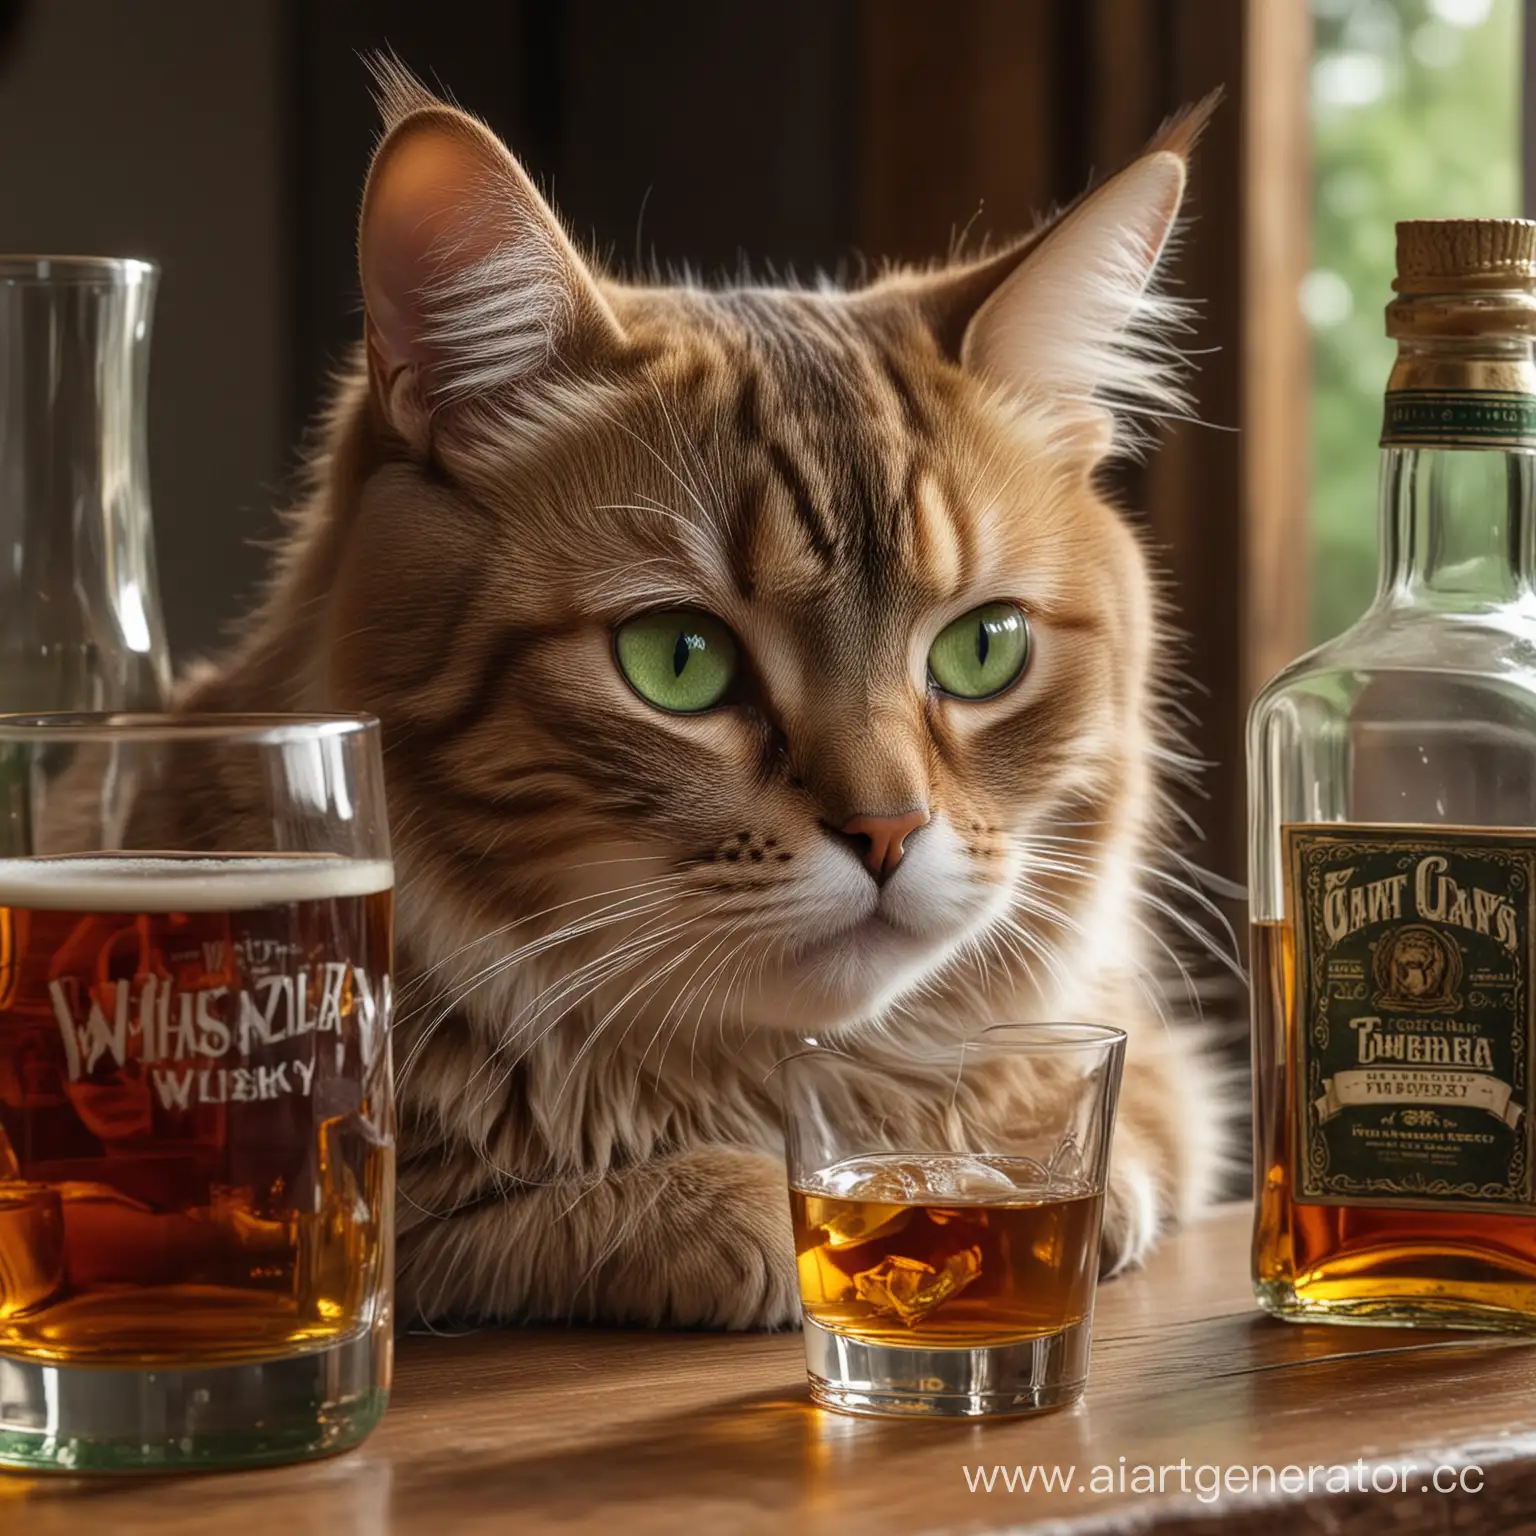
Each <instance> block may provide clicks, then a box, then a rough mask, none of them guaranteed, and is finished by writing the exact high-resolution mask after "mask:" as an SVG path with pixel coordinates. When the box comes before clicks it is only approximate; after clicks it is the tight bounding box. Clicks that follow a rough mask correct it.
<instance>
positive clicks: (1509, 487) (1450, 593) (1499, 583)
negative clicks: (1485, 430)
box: [1378, 447, 1536, 609]
mask: <svg viewBox="0 0 1536 1536" xmlns="http://www.w3.org/2000/svg"><path fill="white" fill-rule="evenodd" d="M1381 490H1382V495H1381V578H1380V584H1379V587H1378V601H1385V602H1392V603H1395V604H1403V603H1409V604H1413V605H1416V606H1423V607H1434V608H1442V609H1444V608H1457V607H1466V608H1478V607H1485V606H1488V605H1490V604H1497V603H1507V602H1512V601H1514V600H1515V599H1516V598H1519V597H1521V596H1523V595H1524V594H1526V593H1528V592H1530V591H1532V590H1536V451H1533V450H1531V449H1496V448H1461V447H1457V448H1438V447H1435V448H1432V447H1418V448H1400V447H1387V448H1384V449H1383V450H1382V476H1381Z"/></svg>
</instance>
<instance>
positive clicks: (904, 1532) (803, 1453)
mask: <svg viewBox="0 0 1536 1536" xmlns="http://www.w3.org/2000/svg"><path fill="white" fill-rule="evenodd" d="M1247 1241H1248V1213H1247V1208H1246V1207H1243V1208H1239V1207H1236V1206H1233V1207H1228V1208H1226V1209H1224V1210H1222V1211H1220V1212H1217V1213H1216V1214H1214V1215H1213V1216H1212V1217H1211V1218H1210V1219H1209V1220H1208V1221H1206V1222H1203V1223H1201V1224H1200V1225H1199V1226H1197V1227H1194V1228H1192V1229H1190V1230H1189V1231H1186V1232H1184V1233H1182V1234H1181V1235H1179V1236H1178V1237H1176V1238H1174V1239H1172V1240H1170V1241H1169V1242H1168V1243H1166V1244H1165V1245H1164V1246H1163V1248H1162V1249H1161V1251H1160V1252H1159V1253H1158V1254H1157V1255H1156V1256H1155V1257H1154V1258H1153V1260H1152V1262H1151V1263H1150V1264H1149V1265H1148V1267H1147V1269H1146V1270H1145V1271H1144V1272H1142V1273H1139V1274H1134V1275H1128V1276H1125V1277H1123V1278H1121V1279H1118V1280H1115V1281H1113V1282H1112V1283H1111V1284H1109V1285H1107V1286H1105V1287H1104V1288H1103V1290H1101V1292H1100V1293H1099V1302H1098V1318H1097V1323H1096V1338H1095V1342H1094V1355H1093V1375H1092V1379H1091V1380H1090V1383H1089V1387H1088V1394H1087V1397H1086V1399H1085V1400H1084V1401H1083V1402H1082V1403H1080V1404H1078V1405H1077V1406H1076V1407H1074V1408H1070V1409H1066V1410H1063V1411H1061V1412H1058V1413H1054V1414H1047V1415H1043V1416H1040V1417H1038V1418H1032V1419H1015V1420H1010V1421H999V1422H995V1423H990V1424H953V1423H934V1422H922V1423H913V1422H908V1421H892V1420H870V1419H852V1418H846V1417H842V1416H840V1415H837V1414H831V1413H825V1412H822V1411H821V1410H819V1409H815V1408H813V1407H812V1406H811V1405H810V1402H809V1400H808V1399H807V1396H806V1391H805V1384H804V1377H803V1373H802V1362H801V1354H800V1340H799V1338H798V1337H795V1336H787V1335H777V1336H775V1335H749V1336H741V1335H718V1334H716V1335H703V1334H692V1335H648V1334H639V1333H627V1332H566V1331H555V1330H541V1331H537V1332H483V1333H476V1334H471V1335H467V1336H461V1337H456V1338H411V1339H407V1340H404V1341H403V1343H402V1346H401V1350H400V1361H399V1372H398V1379H397V1381H396V1387H395V1396H394V1403H393V1406H392V1407H391V1409H390V1412H389V1416H388V1418H387V1419H386V1420H385V1422H384V1424H383V1425H382V1426H381V1427H380V1429H379V1430H378V1431H377V1432H376V1433H375V1434H374V1435H373V1437H372V1439H370V1440H369V1441H368V1442H367V1443H366V1444H365V1445H364V1446H363V1447H362V1448H361V1449H359V1450H356V1451H352V1452H350V1453H349V1454H347V1455H344V1456H340V1457H337V1458H336V1459H335V1460H332V1461H326V1462H318V1463H313V1464H311V1465H308V1466H301V1467H290V1468H281V1469H276V1470H272V1471H258V1472H245V1473H231V1474H221V1475H210V1476H203V1477H191V1478H183V1479H154V1480H143V1481H133V1482H123V1481H117V1482H87V1481H84V1480H54V1479H41V1480H39V1479H33V1478H23V1477H15V1476H11V1477H7V1476H4V1475H0V1533H5V1536H12V1533H15V1536H23V1533H24V1536H137V1533H140V1532H142V1533H145V1536H148V1533H151V1532H152V1533H154V1536H173V1533H181V1532H189V1533H191V1532H195V1533H198V1536H204V1533H208V1536H256V1533H261V1536H272V1533H275V1536H450V1533H458V1532H481V1531H485V1532H491V1531H495V1532H503V1531H505V1532H517V1533H521V1532H532V1531H558V1532H562V1533H577V1532H587V1531H594V1532H595V1531H614V1532H617V1533H620V1536H649V1533H651V1532H668V1533H671V1532H680V1533H683V1536H707V1533H712V1532H717V1531H718V1532H727V1533H737V1532H740V1533H753V1532H759V1531H761V1532H774V1533H779V1532H807V1533H821V1532H826V1533H836V1536H860V1533H868V1536H916V1533H919V1532H940V1531H942V1532H946V1533H958V1532H1003V1531H1007V1532H1025V1531H1030V1532H1033V1531H1038V1532H1051V1533H1063V1532H1079V1531H1081V1532H1095V1533H1107V1532H1113V1531H1122V1530H1124V1531H1131V1530H1135V1531H1138V1532H1140V1531H1149V1530H1156V1531H1184V1530H1188V1531H1197V1532H1209V1531H1211V1530H1212V1529H1217V1530H1220V1531H1223V1532H1255V1533H1260V1532H1262V1533H1266V1536H1268V1533H1271V1532H1284V1533H1290V1532H1313V1531H1316V1532H1325V1531H1326V1532H1339V1531H1357V1530H1358V1531H1362V1532H1372V1533H1374V1532H1378V1531H1389V1530H1390V1531H1391V1532H1393V1533H1397V1536H1401V1533H1413V1532H1429V1531H1434V1532H1448V1531H1467V1532H1478V1533H1480V1536H1481V1533H1493V1532H1503V1531H1508V1532H1515V1531H1530V1530H1533V1529H1536V1351H1533V1350H1532V1349H1531V1348H1529V1347H1527V1346H1525V1345H1522V1344H1519V1343H1508V1342H1504V1341H1501V1340H1499V1339H1496V1338H1493V1339H1489V1338H1479V1337H1477V1336H1460V1337H1452V1336H1450V1335H1440V1334H1425V1333H1407V1332H1393V1331H1387V1330H1375V1329H1353V1328H1324V1327H1306V1328H1298V1327H1292V1326H1288V1325H1286V1324H1284V1323H1278V1322H1274V1321H1272V1320H1270V1319H1268V1318H1264V1317H1262V1316H1260V1315H1259V1314H1258V1313H1257V1312H1256V1311H1255V1310H1254V1308H1253V1306H1252V1303H1251V1301H1250V1299H1249V1293H1248V1283H1247V1268H1248V1266H1247ZM1122 1457H1123V1458H1124V1466H1125V1469H1126V1471H1125V1478H1126V1485H1127V1491H1126V1492H1123V1493H1122V1492H1120V1491H1118V1486H1116V1489H1115V1491H1113V1492H1099V1493H1095V1492H1093V1491H1090V1479H1091V1475H1092V1469H1093V1467H1094V1466H1096V1465H1097V1466H1099V1467H1101V1468H1104V1469H1107V1473H1106V1472H1104V1471H1101V1472H1100V1474H1099V1476H1100V1481H1102V1480H1103V1479H1104V1477H1105V1476H1106V1475H1107V1476H1108V1477H1109V1478H1110V1480H1111V1481H1112V1482H1114V1483H1115V1484H1116V1485H1118V1480H1119V1477H1120V1468H1121V1458H1122ZM1181 1460H1182V1461H1185V1462H1187V1463H1188V1464H1189V1466H1188V1469H1187V1470H1186V1471H1184V1472H1182V1473H1181V1471H1180V1469H1179V1466H1178V1463H1179V1462H1180V1461H1181ZM1405 1461H1412V1462H1415V1463H1416V1464H1417V1466H1416V1468H1415V1470H1414V1471H1413V1472H1411V1473H1409V1474H1408V1477H1407V1479H1406V1483H1407V1489H1406V1491H1403V1489H1404V1485H1403V1479H1402V1478H1401V1477H1400V1474H1399V1470H1398V1469H1399V1465H1400V1464H1401V1463H1403V1462H1405ZM1311 1464H1317V1465H1319V1466H1325V1465H1327V1466H1338V1465H1343V1464H1347V1465H1348V1472H1347V1474H1346V1475H1347V1476H1348V1477H1349V1478H1350V1479H1351V1481H1352V1484H1353V1486H1352V1489H1351V1491H1349V1492H1336V1493H1329V1492H1328V1491H1327V1486H1326V1485H1327V1477H1328V1474H1326V1473H1323V1472H1318V1473H1314V1474H1313V1483H1314V1487H1313V1491H1312V1492H1311V1493H1310V1494H1308V1493H1307V1492H1306V1491H1305V1490H1302V1491H1299V1492H1291V1493H1287V1492H1285V1491H1284V1490H1283V1488H1282V1490H1281V1491H1279V1492H1278V1493H1277V1494H1276V1495H1275V1496H1274V1498H1271V1496H1270V1494H1269V1492H1268V1484H1267V1478H1268V1475H1269V1474H1267V1473H1261V1474H1260V1475H1261V1478H1262V1479H1266V1482H1265V1491H1264V1493H1263V1495H1262V1496H1260V1497H1255V1496H1253V1495H1252V1494H1241V1493H1224V1494H1223V1495H1222V1496H1221V1498H1220V1500H1219V1502H1216V1503H1209V1502H1205V1501H1204V1500H1203V1499H1202V1495H1201V1492H1200V1491H1199V1490H1200V1488H1201V1486H1202V1484H1203V1485H1204V1486H1205V1487H1209V1483H1210V1479H1211V1477H1212V1476H1213V1474H1212V1473H1211V1472H1209V1471H1206V1470H1204V1469H1205V1468H1210V1467H1217V1468H1220V1469H1221V1472H1220V1473H1218V1474H1215V1475H1227V1473H1228V1471H1229V1469H1233V1468H1243V1469H1247V1468H1251V1467H1253V1466H1255V1465H1259V1466H1268V1467H1273V1468H1274V1469H1275V1476H1276V1477H1277V1478H1278V1479H1284V1478H1285V1475H1286V1474H1285V1472H1284V1469H1285V1467H1286V1466H1287V1465H1292V1466H1295V1467H1296V1468H1298V1471H1297V1472H1296V1473H1295V1474H1293V1475H1292V1476H1291V1477H1290V1481H1291V1482H1292V1483H1296V1482H1297V1481H1299V1480H1300V1479H1302V1478H1304V1477H1305V1475H1306V1474H1305V1472H1304V1471H1301V1470H1299V1469H1302V1468H1305V1467H1306V1466H1308V1465H1311ZM1437 1464H1441V1465H1444V1466H1447V1467H1449V1468H1452V1469H1454V1470H1448V1471H1447V1470H1443V1471H1441V1472H1440V1479H1441V1482H1442V1483H1446V1482H1455V1481H1458V1480H1460V1481H1464V1483H1465V1484H1466V1486H1467V1487H1469V1488H1472V1487H1475V1488H1478V1489H1480V1491H1477V1492H1469V1491H1454V1492H1449V1493H1436V1492H1434V1491H1429V1492H1422V1491H1421V1489H1423V1488H1424V1487H1425V1486H1426V1485H1427V1483H1428V1481H1429V1477H1430V1475H1431V1468H1432V1467H1434V1466H1435V1465H1437ZM1015 1465H1018V1466H1021V1467H1022V1468H1023V1470H1024V1471H1025V1472H1028V1471H1030V1470H1031V1468H1033V1467H1036V1466H1038V1467H1041V1468H1044V1469H1050V1470H1053V1471H1054V1469H1055V1468H1057V1467H1060V1468H1062V1469H1063V1470H1065V1469H1066V1468H1067V1467H1072V1468H1075V1470H1074V1471H1073V1472H1072V1473H1071V1474H1070V1479H1069V1487H1068V1491H1066V1492H1060V1491H1050V1492H1047V1491H1043V1488H1042V1486H1041V1484H1040V1483H1039V1478H1040V1476H1041V1474H1039V1473H1037V1474H1036V1478H1037V1482H1036V1487H1035V1489H1034V1490H1033V1491H1032V1492H1028V1493H1026V1492H1023V1491H1020V1490H1018V1489H1017V1488H1016V1489H1015V1490H1014V1491H1012V1492H1009V1491H1008V1490H1007V1488H1006V1486H1005V1483H1004V1481H1003V1480H1002V1478H999V1479H998V1480H997V1481H996V1483H995V1486H994V1488H993V1490H992V1491H991V1492H990V1493H989V1492H986V1491H985V1490H984V1489H982V1490H980V1491H977V1492H972V1491H971V1490H970V1488H969V1486H968V1478H967V1471H966V1469H967V1468H971V1469H976V1468H984V1469H991V1468H993V1467H1001V1468H1003V1469H1004V1470H1005V1473H1006V1471H1008V1470H1011V1469H1012V1468H1013V1467H1014V1466H1015ZM1138 1465H1149V1466H1153V1467H1157V1466H1163V1467H1166V1468H1167V1469H1168V1470H1167V1471H1166V1472H1164V1474H1163V1482H1164V1491H1163V1492H1162V1493H1161V1494H1155V1493H1136V1492H1132V1491H1130V1489H1131V1487H1132V1486H1133V1483H1134V1480H1135V1478H1136V1475H1137V1474H1136V1468H1137V1466H1138ZM1473 1467H1475V1468H1477V1469H1479V1470H1477V1471H1473V1470H1471V1469H1472V1468H1473ZM1362 1473H1363V1474H1364V1477H1365V1480H1366V1485H1367V1491H1364V1492H1361V1491H1359V1488H1358V1481H1359V1477H1360V1475H1361V1474H1362ZM973 1475H974V1471H973ZM1373 1475H1374V1477H1375V1479H1376V1482H1377V1485H1378V1486H1379V1487H1383V1488H1385V1487H1387V1486H1389V1484H1390V1485H1395V1487H1396V1491H1392V1492H1372V1491H1369V1484H1370V1480H1371V1478H1372V1476H1373ZM1142 1476H1143V1478H1145V1477H1146V1476H1147V1474H1142ZM1333 1476H1334V1478H1335V1480H1337V1479H1338V1477H1339V1476H1340V1474H1338V1473H1335V1474H1333ZM1181 1478H1182V1479H1183V1480H1185V1481H1186V1482H1187V1486H1188V1491H1187V1492H1181V1491H1180V1487H1179V1485H1180V1481H1181ZM1277 1501H1278V1504H1279V1506H1281V1507H1277Z"/></svg>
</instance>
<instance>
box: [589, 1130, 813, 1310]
mask: <svg viewBox="0 0 1536 1536" xmlns="http://www.w3.org/2000/svg"><path fill="white" fill-rule="evenodd" d="M664 1173H665V1183H664V1186H663V1188H662V1190H661V1192H660V1194H659V1195H658V1196H657V1198H656V1200H655V1202H654V1204H653V1205H652V1206H651V1208H650V1210H649V1212H648V1213H647V1215H646V1217H645V1218H644V1219H645V1221H646V1222H647V1225H648V1226H649V1227H650V1231H649V1232H648V1233H647V1236H646V1240H645V1241H644V1242H643V1243H637V1244H636V1245H635V1246H634V1248H633V1249H632V1250H631V1252H630V1253H629V1254H628V1255H626V1257H625V1259H624V1261H623V1262H622V1263H621V1264H619V1265H616V1266H615V1267H614V1268H613V1269H611V1270H610V1271H609V1273H608V1274H607V1275H605V1276H604V1278H603V1283H602V1287H601V1289H602V1293H603V1303H602V1310H603V1311H604V1312H605V1313H608V1314H611V1315H612V1316H613V1317H614V1319H615V1320H616V1321H625V1322H643V1323H646V1324H649V1325H651V1326H653V1327H661V1328H731V1329H748V1328H787V1327H792V1326H794V1325H796V1324H797V1323H798V1322H799V1320H800V1293H799V1285H798V1281H797V1278H796V1273H795V1247H794V1237H793V1234H792V1232H791V1230H790V1224H789V1199H788V1191H787V1181H786V1179H785V1174H784V1165H783V1163H781V1162H779V1161H778V1160H777V1159H775V1158H771V1157H766V1156H764V1155H763V1154H762V1153H760V1152H750V1151H746V1150H742V1149H737V1148H731V1147H708V1148H701V1149H699V1150H697V1151H693V1152H685V1153H680V1154H678V1155H677V1156H675V1157H672V1158H669V1159H667V1162H666V1164H665V1165H664Z"/></svg>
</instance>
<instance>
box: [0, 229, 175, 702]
mask: <svg viewBox="0 0 1536 1536" xmlns="http://www.w3.org/2000/svg"><path fill="white" fill-rule="evenodd" d="M157 276H158V273H157V270H156V268H155V267H154V266H152V265H151V264H150V263H149V262H145V261H131V260H119V259H116V258H112V257H98V256H0V710H46V709H156V708H159V707H160V706H161V704H162V703H163V702H164V699H165V696H166V693H167V689H168V687H169V682H170V662H169V656H168V653H167V650H166V644H165V633H164V629H163V627H162V624H161V618H160V599H159V591H158V587H157V584H156V579H155V551H154V539H153V533H152V527H151V521H150V503H149V471H148V452H147V447H146V429H145V421H146V415H145V405H146V394H147V389H148V382H149V328H150V318H151V311H152V308H153V304H154V294H155V282H156V278H157Z"/></svg>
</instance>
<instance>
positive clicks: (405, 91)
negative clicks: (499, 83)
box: [363, 49, 458, 134]
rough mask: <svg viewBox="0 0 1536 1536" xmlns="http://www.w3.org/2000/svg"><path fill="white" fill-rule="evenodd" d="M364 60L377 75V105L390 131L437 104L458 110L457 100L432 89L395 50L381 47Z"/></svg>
mask: <svg viewBox="0 0 1536 1536" xmlns="http://www.w3.org/2000/svg"><path fill="white" fill-rule="evenodd" d="M363 63H364V64H365V65H366V67H367V70H368V73H369V74H370V75H372V76H373V104H374V106H375V107H376V108H377V109H378V113H379V118H380V120H381V121H382V122H383V124H384V132H385V133H386V134H388V133H389V131H390V130H391V129H393V128H397V127H399V125H400V124H401V123H403V122H404V121H405V119H406V118H408V117H409V116H410V115H411V113H413V112H428V111H430V110H431V109H432V108H433V107H442V106H451V107H454V108H455V109H457V106H458V104H457V103H456V102H453V101H450V100H448V99H446V98H440V97H438V96H436V95H434V94H433V93H432V92H431V91H430V90H428V89H427V87H426V86H425V85H423V84H422V82H421V80H420V79H418V78H417V76H415V75H414V74H412V73H411V71H410V70H408V69H407V68H406V67H405V65H404V64H402V63H401V62H400V60H399V58H398V57H397V56H396V55H395V54H393V53H390V52H386V51H384V50H382V49H381V50H380V51H378V52H377V53H371V54H368V55H367V56H366V57H365V58H364V60H363Z"/></svg>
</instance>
